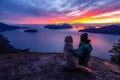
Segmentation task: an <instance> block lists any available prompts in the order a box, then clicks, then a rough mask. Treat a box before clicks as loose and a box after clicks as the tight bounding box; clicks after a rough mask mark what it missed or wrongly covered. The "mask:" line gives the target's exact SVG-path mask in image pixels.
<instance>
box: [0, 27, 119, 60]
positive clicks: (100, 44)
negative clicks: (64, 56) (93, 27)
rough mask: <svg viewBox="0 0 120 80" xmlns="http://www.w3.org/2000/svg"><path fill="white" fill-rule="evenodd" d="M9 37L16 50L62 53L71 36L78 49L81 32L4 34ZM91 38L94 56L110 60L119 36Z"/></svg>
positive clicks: (102, 35) (42, 30)
mask: <svg viewBox="0 0 120 80" xmlns="http://www.w3.org/2000/svg"><path fill="white" fill-rule="evenodd" d="M2 34H3V35H4V36H6V37H8V39H9V40H10V42H11V44H12V45H14V46H15V47H16V48H20V49H24V48H29V49H30V50H31V51H37V52H62V51H63V46H64V38H65V36H67V35H71V36H72V37H73V40H74V42H73V43H74V44H73V45H74V48H77V47H78V44H79V40H80V35H81V34H82V33H81V32H76V31H73V30H49V29H43V28H40V29H39V31H38V33H25V32H24V30H13V31H7V32H3V33H2ZM89 38H90V39H91V40H92V42H91V44H92V45H93V48H94V49H93V51H92V55H94V56H97V57H101V58H104V59H109V58H110V56H109V55H110V53H108V51H109V50H110V49H111V48H112V45H113V43H114V42H116V41H117V40H118V38H119V36H117V35H104V34H94V33H89Z"/></svg>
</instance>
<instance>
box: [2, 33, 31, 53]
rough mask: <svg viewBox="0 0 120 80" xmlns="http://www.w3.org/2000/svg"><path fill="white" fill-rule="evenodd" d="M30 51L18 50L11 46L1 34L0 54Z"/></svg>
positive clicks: (26, 50)
mask: <svg viewBox="0 0 120 80" xmlns="http://www.w3.org/2000/svg"><path fill="white" fill-rule="evenodd" d="M28 51H29V49H24V50H22V49H16V48H15V47H13V46H12V45H11V44H10V41H9V40H8V39H7V38H6V37H4V36H3V35H1V34H0V54H2V53H17V52H28Z"/></svg>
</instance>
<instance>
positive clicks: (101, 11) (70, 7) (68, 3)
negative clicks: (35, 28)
mask: <svg viewBox="0 0 120 80" xmlns="http://www.w3.org/2000/svg"><path fill="white" fill-rule="evenodd" d="M0 22H2V23H8V24H59V23H69V24H78V23H87V24H88V23H90V24H93V23H120V0H0Z"/></svg>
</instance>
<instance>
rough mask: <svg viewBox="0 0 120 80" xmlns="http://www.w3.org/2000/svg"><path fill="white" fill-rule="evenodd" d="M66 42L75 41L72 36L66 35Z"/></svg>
mask: <svg viewBox="0 0 120 80" xmlns="http://www.w3.org/2000/svg"><path fill="white" fill-rule="evenodd" d="M64 42H72V43H73V39H72V36H66V37H65V40H64Z"/></svg>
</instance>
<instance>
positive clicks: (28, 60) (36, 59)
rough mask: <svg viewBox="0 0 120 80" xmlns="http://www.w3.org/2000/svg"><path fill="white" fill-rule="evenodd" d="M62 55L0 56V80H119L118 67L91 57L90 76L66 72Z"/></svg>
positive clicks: (12, 54)
mask: <svg viewBox="0 0 120 80" xmlns="http://www.w3.org/2000/svg"><path fill="white" fill-rule="evenodd" d="M62 61H63V54H62V53H16V54H15V53H11V54H7V53H6V54H0V64H2V65H0V80H120V67H119V66H118V65H116V64H114V63H111V62H109V61H105V60H102V59H99V58H96V57H91V59H90V62H89V64H90V66H91V68H92V69H93V73H92V75H90V74H87V73H85V72H83V71H81V70H74V71H72V70H66V69H65V68H64V67H63V66H62V65H61V63H62Z"/></svg>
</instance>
